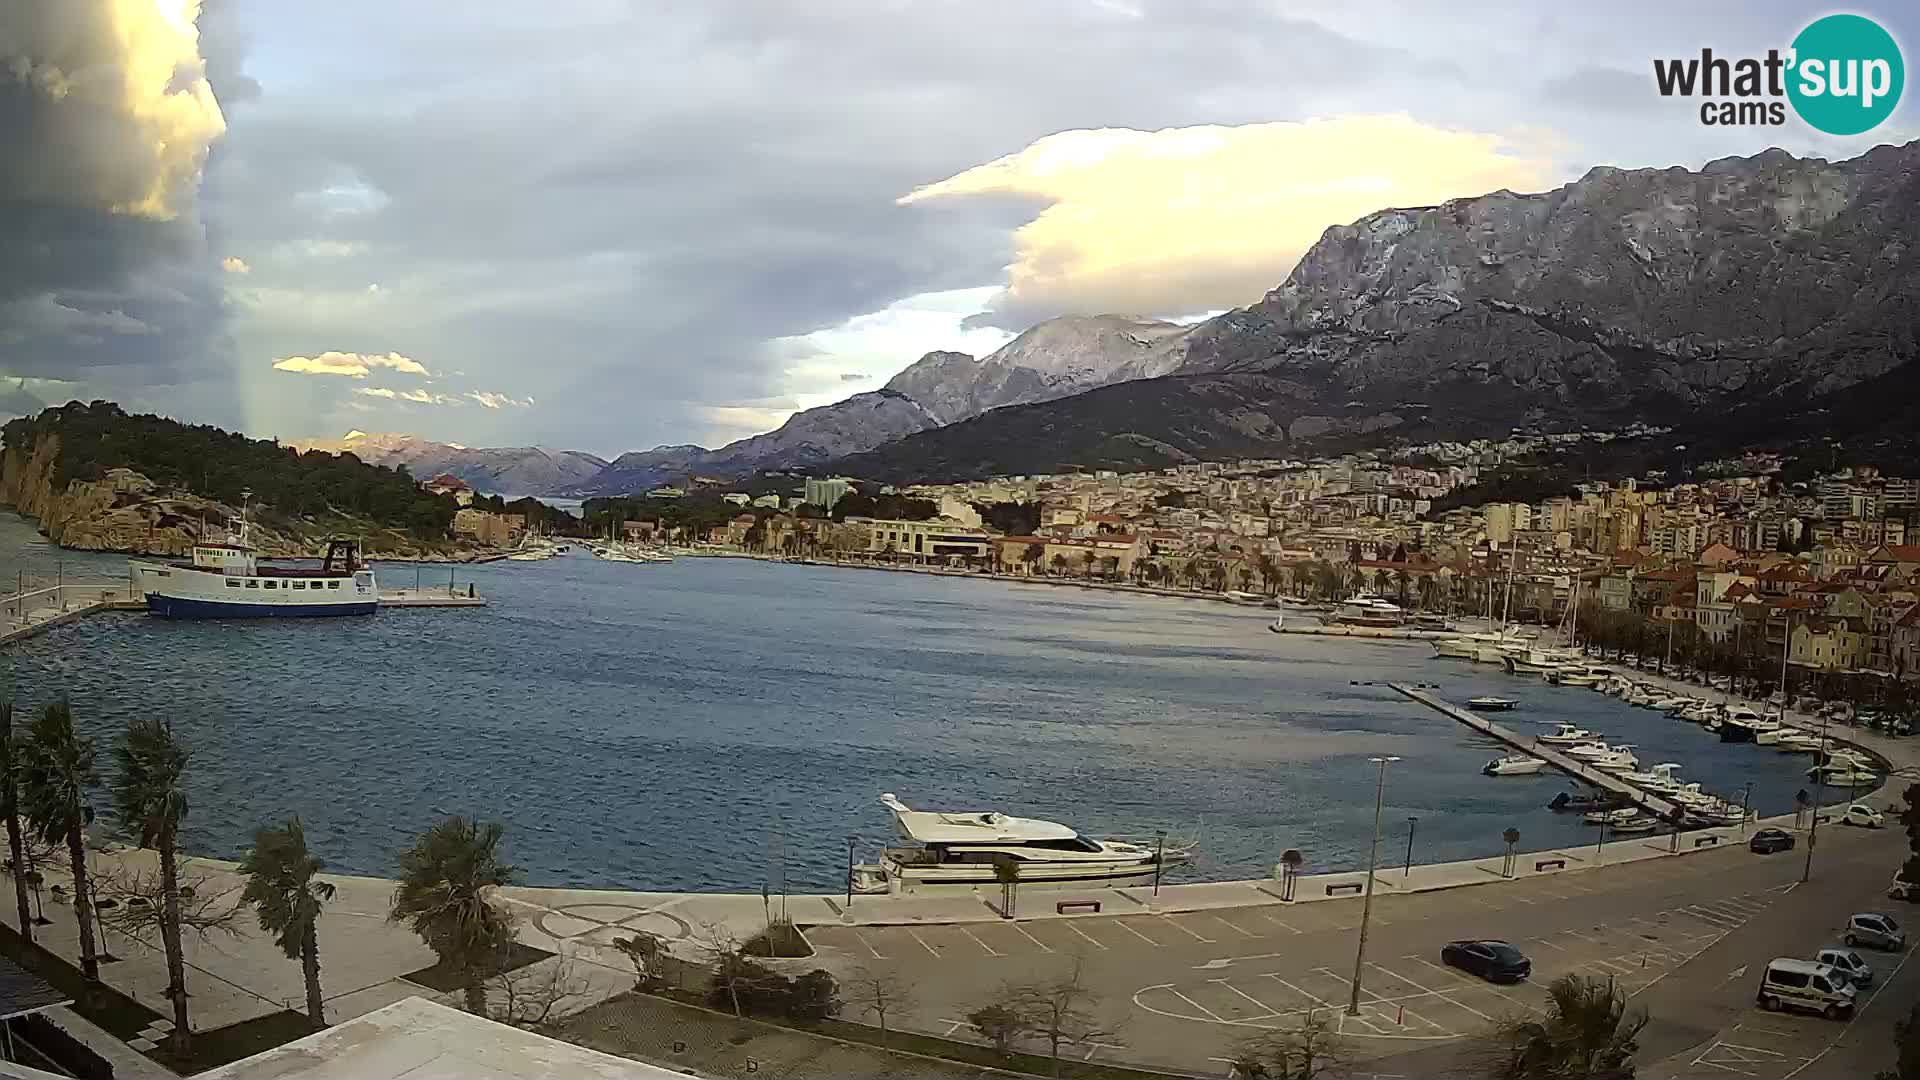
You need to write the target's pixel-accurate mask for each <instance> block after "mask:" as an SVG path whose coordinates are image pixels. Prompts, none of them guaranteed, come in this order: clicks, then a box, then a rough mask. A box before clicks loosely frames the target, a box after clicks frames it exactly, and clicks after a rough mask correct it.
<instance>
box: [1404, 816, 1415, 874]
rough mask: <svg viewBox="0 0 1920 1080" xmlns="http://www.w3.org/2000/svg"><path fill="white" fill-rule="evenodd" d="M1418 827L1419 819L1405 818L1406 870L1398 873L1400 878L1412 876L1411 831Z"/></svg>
mask: <svg viewBox="0 0 1920 1080" xmlns="http://www.w3.org/2000/svg"><path fill="white" fill-rule="evenodd" d="M1419 826H1420V819H1419V818H1417V817H1413V816H1412V815H1408V817H1407V865H1406V869H1404V870H1402V871H1401V872H1400V876H1401V877H1403V878H1406V877H1412V876H1413V830H1414V829H1416V828H1418V827H1419Z"/></svg>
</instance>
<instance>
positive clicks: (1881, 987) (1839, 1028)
mask: <svg viewBox="0 0 1920 1080" xmlns="http://www.w3.org/2000/svg"><path fill="white" fill-rule="evenodd" d="M1840 933H1841V930H1840V928H1839V927H1838V926H1836V927H1833V928H1831V935H1830V936H1831V937H1832V938H1833V939H1834V941H1835V942H1836V943H1837V942H1838V940H1839V937H1840ZM1856 951H1857V952H1859V954H1860V955H1861V956H1862V957H1864V958H1865V959H1866V961H1867V962H1868V963H1869V964H1871V965H1872V966H1873V970H1874V980H1873V985H1872V986H1871V987H1870V988H1868V989H1867V990H1866V991H1865V992H1864V993H1862V994H1861V995H1860V1006H1859V1008H1858V1009H1857V1011H1856V1012H1857V1015H1858V1016H1859V1017H1861V1018H1863V1019H1864V1018H1865V1016H1866V1014H1867V1013H1868V1011H1869V1009H1872V1008H1876V1007H1877V1008H1880V1009H1884V1008H1886V1005H1885V1004H1882V1003H1880V1002H1879V1001H1878V998H1879V996H1880V995H1881V994H1883V993H1887V992H1888V991H1889V990H1890V988H1891V985H1892V984H1894V983H1896V982H1897V981H1898V980H1899V979H1900V977H1901V974H1902V973H1903V971H1904V970H1905V968H1906V962H1907V960H1908V959H1909V958H1910V957H1911V956H1912V955H1913V954H1912V952H1911V951H1908V952H1906V953H1883V952H1874V951H1871V950H1868V949H1858V950H1856ZM1728 981H1729V983H1730V984H1731V985H1732V988H1733V989H1736V990H1739V989H1744V991H1745V992H1746V993H1748V994H1752V993H1754V992H1755V991H1757V989H1758V987H1759V984H1760V971H1759V970H1758V969H1757V967H1755V966H1753V965H1747V966H1745V967H1743V968H1741V969H1740V970H1739V971H1738V972H1737V973H1733V974H1731V975H1730V976H1729V980H1728ZM1912 995H1913V987H1912V986H1911V985H1906V986H1902V987H1900V988H1899V989H1895V990H1892V996H1891V997H1890V999H1889V1000H1891V1001H1892V1002H1893V1003H1894V1004H1895V1006H1896V1007H1897V1009H1898V1011H1899V1012H1900V1013H1901V1014H1902V1015H1904V1012H1905V1009H1906V1007H1907V1006H1908V1005H1910V1004H1911V1000H1912ZM1875 1019H1877V1020H1881V1021H1884V1020H1885V1019H1886V1018H1885V1017H1879V1016H1876V1017H1875ZM1852 1026H1853V1025H1852V1024H1842V1023H1839V1022H1836V1021H1832V1020H1827V1019H1825V1018H1823V1017H1821V1016H1818V1015H1814V1014H1810V1013H1797V1012H1779V1013H1770V1012H1764V1011H1762V1010H1761V1009H1760V1008H1759V1007H1758V1006H1755V1007H1754V1008H1753V1009H1752V1012H1751V1014H1749V1015H1743V1016H1742V1018H1741V1019H1740V1020H1739V1021H1738V1022H1737V1023H1735V1024H1733V1025H1732V1026H1730V1027H1728V1028H1726V1029H1724V1030H1722V1031H1721V1032H1719V1033H1718V1035H1717V1036H1716V1037H1715V1038H1714V1039H1713V1040H1712V1041H1710V1042H1708V1043H1707V1044H1706V1045H1704V1046H1701V1047H1699V1048H1698V1050H1697V1051H1696V1052H1694V1053H1693V1054H1692V1056H1691V1058H1690V1059H1687V1060H1684V1061H1674V1062H1671V1063H1669V1065H1668V1067H1667V1068H1666V1070H1665V1071H1663V1072H1662V1073H1661V1076H1662V1078H1663V1080H1666V1078H1675V1080H1677V1078H1688V1080H1695V1078H1707V1077H1721V1078H1726V1077H1731V1076H1744V1077H1753V1078H1755V1080H1788V1078H1789V1077H1796V1076H1849V1077H1850V1076H1853V1075H1857V1074H1858V1070H1857V1069H1856V1068H1855V1067H1854V1066H1852V1065H1851V1064H1849V1063H1845V1062H1842V1061H1839V1060H1833V1061H1830V1062H1829V1061H1823V1059H1824V1058H1825V1057H1826V1054H1827V1050H1828V1048H1829V1046H1831V1045H1832V1044H1834V1043H1836V1042H1838V1041H1839V1040H1840V1039H1841V1038H1842V1037H1843V1036H1844V1035H1845V1034H1847V1031H1848V1029H1849V1028H1850V1027H1852Z"/></svg>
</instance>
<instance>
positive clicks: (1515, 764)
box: [1480, 754, 1547, 776]
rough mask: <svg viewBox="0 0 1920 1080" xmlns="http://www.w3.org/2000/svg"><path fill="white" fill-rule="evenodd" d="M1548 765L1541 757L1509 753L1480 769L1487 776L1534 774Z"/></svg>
mask: <svg viewBox="0 0 1920 1080" xmlns="http://www.w3.org/2000/svg"><path fill="white" fill-rule="evenodd" d="M1546 767H1547V763H1546V762H1545V761H1543V760H1541V759H1540V758H1537V757H1532V756H1530V755H1527V754H1508V755H1507V756H1506V757H1503V758H1495V759H1493V760H1492V761H1489V762H1487V763H1486V765H1485V766H1483V767H1482V768H1481V769H1480V771H1481V772H1482V773H1483V774H1485V775H1487V776H1534V775H1536V774H1538V773H1539V772H1540V770H1541V769H1544V768H1546Z"/></svg>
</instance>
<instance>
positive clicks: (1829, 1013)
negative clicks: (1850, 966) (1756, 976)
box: [1754, 958, 1853, 1020]
mask: <svg viewBox="0 0 1920 1080" xmlns="http://www.w3.org/2000/svg"><path fill="white" fill-rule="evenodd" d="M1754 1000H1755V1001H1756V1002H1758V1003H1759V1005H1760V1007H1761V1008H1763V1009H1766V1010H1768V1011H1769V1012H1777V1011H1778V1010H1780V1009H1805V1010H1808V1011H1810V1012H1817V1013H1820V1014H1821V1015H1823V1016H1825V1017H1826V1018H1827V1019H1829V1020H1838V1019H1840V1018H1841V1017H1843V1016H1851V1015H1853V980H1852V979H1850V978H1848V977H1847V976H1846V974H1845V973H1843V972H1841V971H1840V970H1839V969H1838V968H1833V967H1829V966H1827V965H1826V964H1816V963H1814V962H1813V961H1811V960H1788V959H1785V958H1782V959H1779V960H1772V961H1769V962H1768V963H1767V970H1766V974H1764V975H1762V976H1760V992H1759V993H1758V994H1757V995H1755V998H1754Z"/></svg>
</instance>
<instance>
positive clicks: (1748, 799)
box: [1740, 780, 1753, 836]
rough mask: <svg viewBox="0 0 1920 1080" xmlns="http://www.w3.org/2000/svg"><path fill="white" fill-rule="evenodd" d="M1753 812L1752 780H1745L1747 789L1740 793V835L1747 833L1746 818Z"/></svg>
mask: <svg viewBox="0 0 1920 1080" xmlns="http://www.w3.org/2000/svg"><path fill="white" fill-rule="evenodd" d="M1752 813H1753V781H1751V780H1749V781H1747V790H1746V791H1744V792H1742V793H1741V795H1740V835H1741V836H1745V835H1747V818H1748V816H1749V815H1750V814H1752Z"/></svg>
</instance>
